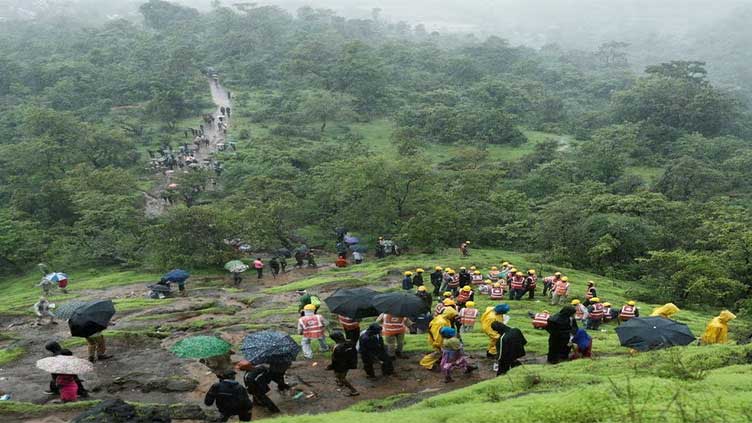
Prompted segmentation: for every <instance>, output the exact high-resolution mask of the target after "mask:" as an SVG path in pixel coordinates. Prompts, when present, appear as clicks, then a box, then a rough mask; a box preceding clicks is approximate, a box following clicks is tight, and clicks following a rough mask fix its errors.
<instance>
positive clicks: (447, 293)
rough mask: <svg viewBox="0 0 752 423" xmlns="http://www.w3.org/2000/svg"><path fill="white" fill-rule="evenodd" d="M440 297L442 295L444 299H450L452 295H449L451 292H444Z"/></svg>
mask: <svg viewBox="0 0 752 423" xmlns="http://www.w3.org/2000/svg"><path fill="white" fill-rule="evenodd" d="M442 295H443V296H444V297H447V298H449V297H451V296H452V293H451V292H449V291H446V292H445V293H443V294H442Z"/></svg>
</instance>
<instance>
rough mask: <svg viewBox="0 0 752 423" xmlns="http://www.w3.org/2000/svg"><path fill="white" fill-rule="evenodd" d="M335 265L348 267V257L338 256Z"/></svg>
mask: <svg viewBox="0 0 752 423" xmlns="http://www.w3.org/2000/svg"><path fill="white" fill-rule="evenodd" d="M334 265H335V266H336V267H339V268H343V267H347V259H346V258H345V257H343V256H338V257H337V260H335V261H334Z"/></svg>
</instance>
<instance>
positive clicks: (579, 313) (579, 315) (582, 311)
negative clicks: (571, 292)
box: [570, 298, 588, 322]
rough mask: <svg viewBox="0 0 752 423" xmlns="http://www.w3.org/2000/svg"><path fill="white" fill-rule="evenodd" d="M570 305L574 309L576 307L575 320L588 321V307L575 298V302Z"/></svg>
mask: <svg viewBox="0 0 752 423" xmlns="http://www.w3.org/2000/svg"><path fill="white" fill-rule="evenodd" d="M570 305H571V306H572V307H574V318H575V319H577V320H579V321H581V322H584V321H585V320H587V318H588V310H587V307H585V306H584V305H582V303H581V302H580V300H578V299H576V298H575V299H574V300H572V302H571V303H570Z"/></svg>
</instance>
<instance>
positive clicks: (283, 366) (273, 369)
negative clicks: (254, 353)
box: [269, 359, 292, 392]
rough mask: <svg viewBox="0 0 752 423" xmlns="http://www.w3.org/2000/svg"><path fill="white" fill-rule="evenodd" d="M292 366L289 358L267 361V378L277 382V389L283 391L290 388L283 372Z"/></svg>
mask: <svg viewBox="0 0 752 423" xmlns="http://www.w3.org/2000/svg"><path fill="white" fill-rule="evenodd" d="M290 366H292V361H290V360H289V359H273V360H271V361H269V378H270V379H271V380H272V382H274V383H276V384H277V390H278V391H279V392H284V391H287V390H288V389H290V385H288V384H287V382H285V373H286V372H287V370H288V369H289V368H290Z"/></svg>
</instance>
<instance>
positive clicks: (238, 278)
mask: <svg viewBox="0 0 752 423" xmlns="http://www.w3.org/2000/svg"><path fill="white" fill-rule="evenodd" d="M242 282H243V276H241V275H240V272H232V283H233V284H235V286H238V285H240V284H241V283H242Z"/></svg>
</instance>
